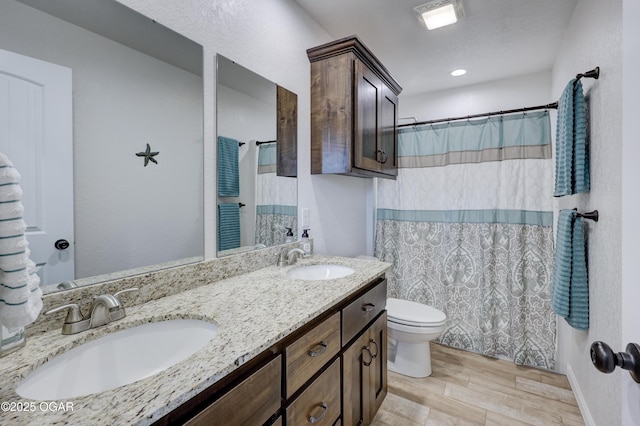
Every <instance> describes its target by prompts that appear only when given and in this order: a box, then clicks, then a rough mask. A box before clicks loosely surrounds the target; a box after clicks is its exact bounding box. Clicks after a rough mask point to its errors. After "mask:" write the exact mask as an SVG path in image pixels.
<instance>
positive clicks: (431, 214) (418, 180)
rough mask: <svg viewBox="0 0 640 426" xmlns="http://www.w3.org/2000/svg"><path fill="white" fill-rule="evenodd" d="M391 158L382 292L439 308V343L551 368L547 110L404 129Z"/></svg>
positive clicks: (380, 238)
mask: <svg viewBox="0 0 640 426" xmlns="http://www.w3.org/2000/svg"><path fill="white" fill-rule="evenodd" d="M398 154H399V161H398V163H399V171H398V178H397V180H396V181H390V180H383V179H381V180H380V181H379V182H378V194H377V195H378V209H377V220H376V248H375V252H376V257H378V258H379V259H381V260H383V261H386V262H390V263H392V264H393V268H392V270H391V272H390V273H388V274H387V277H388V280H389V297H397V298H400V299H407V300H413V301H417V302H421V303H425V304H428V305H431V306H435V307H436V308H438V309H440V310H442V311H443V312H445V313H446V315H447V326H446V329H445V331H444V332H443V333H442V335H441V336H440V337H439V339H438V341H439V342H441V343H443V344H446V345H449V346H453V347H457V348H461V349H466V350H470V351H473V352H478V353H481V354H485V355H490V356H498V355H501V356H505V357H508V358H510V359H512V360H513V361H514V362H515V363H516V364H521V365H530V366H535V367H541V368H548V369H552V368H553V367H554V365H555V334H556V325H555V315H554V314H553V311H552V309H551V275H552V268H553V249H554V247H553V231H552V222H553V213H552V207H553V204H552V197H550V196H549V194H551V193H552V188H553V165H552V162H551V132H550V122H549V114H548V112H547V111H544V112H535V113H528V114H515V115H506V116H494V117H490V118H487V119H482V120H473V121H470V120H467V121H462V122H449V123H446V124H439V125H426V126H419V127H414V128H408V129H402V130H401V131H400V132H399V137H398Z"/></svg>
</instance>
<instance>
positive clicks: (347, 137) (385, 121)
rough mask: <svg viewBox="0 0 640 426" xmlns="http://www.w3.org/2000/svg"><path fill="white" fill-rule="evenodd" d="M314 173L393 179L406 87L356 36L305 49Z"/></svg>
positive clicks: (395, 170) (396, 172)
mask: <svg viewBox="0 0 640 426" xmlns="http://www.w3.org/2000/svg"><path fill="white" fill-rule="evenodd" d="M307 56H308V57H309V61H310V62H311V173H312V174H323V173H338V174H346V175H352V176H361V177H362V176H375V177H382V178H388V179H395V178H396V176H397V174H398V95H399V94H400V92H401V91H402V87H400V85H399V84H398V82H397V81H396V80H395V79H394V78H393V77H392V76H391V74H390V73H389V71H387V69H386V68H385V67H384V66H383V65H382V64H381V63H380V61H379V60H378V59H377V58H376V57H375V56H374V55H373V53H371V51H370V50H369V49H368V48H367V47H366V46H365V45H364V44H363V43H362V42H361V41H360V40H359V39H358V38H357V37H356V36H351V37H346V38H343V39H340V40H336V41H334V42H331V43H327V44H323V45H321V46H317V47H314V48H311V49H309V50H307Z"/></svg>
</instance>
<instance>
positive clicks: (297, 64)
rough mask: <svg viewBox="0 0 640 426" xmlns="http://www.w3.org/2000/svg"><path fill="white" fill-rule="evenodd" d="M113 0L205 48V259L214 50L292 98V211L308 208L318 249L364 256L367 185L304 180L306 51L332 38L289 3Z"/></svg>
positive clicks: (210, 204) (209, 231) (211, 247)
mask: <svg viewBox="0 0 640 426" xmlns="http://www.w3.org/2000/svg"><path fill="white" fill-rule="evenodd" d="M119 1H120V2H121V3H123V4H125V5H128V6H130V7H132V8H134V9H135V10H138V11H139V12H141V13H143V14H145V15H146V16H148V17H150V18H152V19H155V20H156V21H158V22H160V23H161V24H163V25H166V26H168V27H169V28H171V29H173V30H176V31H178V32H179V33H181V34H183V35H185V36H187V37H189V38H191V39H193V40H195V41H196V42H198V43H200V44H202V45H203V46H204V52H205V69H204V79H205V235H206V236H207V238H206V240H205V256H206V257H213V256H215V241H213V240H212V239H211V238H210V237H211V236H212V235H215V198H210V197H211V194H215V192H214V190H213V188H215V170H214V168H213V165H214V164H215V150H214V144H213V143H212V141H213V140H214V139H215V135H216V129H215V121H214V118H215V73H214V67H215V62H214V60H215V54H216V53H220V54H222V55H224V56H225V57H227V58H229V59H231V60H233V61H235V62H237V63H238V64H240V65H242V66H244V67H245V68H248V69H250V70H252V71H253V72H255V73H257V74H260V75H262V76H263V77H265V78H266V79H268V80H271V81H273V82H275V83H276V84H279V85H281V86H283V87H286V88H287V89H288V90H291V91H292V92H295V93H296V94H297V95H298V195H299V196H298V206H299V208H302V207H307V208H310V209H311V226H310V227H311V232H310V235H311V237H312V238H314V247H315V249H316V252H319V253H334V254H347V255H348V254H356V253H363V252H365V251H366V250H367V244H366V238H367V235H368V232H369V229H371V228H372V226H373V225H372V224H368V223H366V221H364V220H362V218H363V217H366V216H367V215H368V214H369V212H370V209H371V204H370V203H369V204H367V202H366V197H367V193H366V191H367V189H368V188H370V187H372V185H373V183H372V180H371V179H367V180H363V179H357V178H347V177H342V176H313V177H312V176H311V175H310V158H311V153H310V143H309V135H310V124H309V111H310V67H309V60H308V58H307V55H306V50H307V49H308V48H310V47H313V46H317V45H319V44H322V43H325V42H328V41H330V40H331V39H332V38H331V37H330V36H329V35H328V34H327V33H326V32H325V31H324V30H323V29H321V28H320V27H319V26H318V24H317V23H316V22H315V21H313V20H312V19H311V18H310V17H309V16H308V15H307V14H306V13H305V12H304V11H303V10H302V9H301V8H300V7H299V6H298V5H297V3H295V2H294V1H292V0H266V1H249V0H221V1H215V2H211V1H210V0H189V1H180V2H172V3H167V2H156V1H153V0H119ZM299 226H300V227H301V225H299ZM299 231H300V230H299ZM369 234H370V232H369ZM298 235H301V234H300V233H299V234H298ZM369 236H370V235H369Z"/></svg>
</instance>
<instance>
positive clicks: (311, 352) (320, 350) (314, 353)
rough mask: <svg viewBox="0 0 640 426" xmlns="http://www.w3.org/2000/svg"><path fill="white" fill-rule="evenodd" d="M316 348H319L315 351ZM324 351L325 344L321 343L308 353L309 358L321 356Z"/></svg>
mask: <svg viewBox="0 0 640 426" xmlns="http://www.w3.org/2000/svg"><path fill="white" fill-rule="evenodd" d="M316 348H319V349H318V350H316ZM326 351H327V342H325V341H322V342H321V343H320V344H319V345H316V346H314V348H313V349H311V350H310V351H309V356H310V357H314V356H318V355H322V354H323V353H325V352H326Z"/></svg>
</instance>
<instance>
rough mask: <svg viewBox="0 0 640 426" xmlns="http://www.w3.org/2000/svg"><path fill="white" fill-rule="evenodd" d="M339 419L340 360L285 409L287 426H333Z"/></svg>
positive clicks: (336, 360)
mask: <svg viewBox="0 0 640 426" xmlns="http://www.w3.org/2000/svg"><path fill="white" fill-rule="evenodd" d="M339 417H340V358H336V359H335V360H334V361H333V363H332V364H331V366H330V367H328V368H327V369H326V370H325V371H324V372H323V373H322V374H321V375H320V376H319V377H318V378H317V379H316V380H314V381H313V382H312V383H311V385H309V387H307V388H306V389H305V390H304V392H302V393H301V394H300V396H298V397H297V398H296V399H295V400H294V401H293V402H292V403H291V405H290V406H289V407H288V408H287V409H286V418H287V422H286V423H287V425H295V426H297V425H306V424H310V423H313V424H314V425H318V426H325V425H326V426H329V425H334V424H335V423H336V420H337V419H338V418H339Z"/></svg>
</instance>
